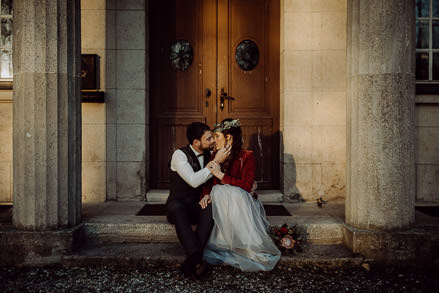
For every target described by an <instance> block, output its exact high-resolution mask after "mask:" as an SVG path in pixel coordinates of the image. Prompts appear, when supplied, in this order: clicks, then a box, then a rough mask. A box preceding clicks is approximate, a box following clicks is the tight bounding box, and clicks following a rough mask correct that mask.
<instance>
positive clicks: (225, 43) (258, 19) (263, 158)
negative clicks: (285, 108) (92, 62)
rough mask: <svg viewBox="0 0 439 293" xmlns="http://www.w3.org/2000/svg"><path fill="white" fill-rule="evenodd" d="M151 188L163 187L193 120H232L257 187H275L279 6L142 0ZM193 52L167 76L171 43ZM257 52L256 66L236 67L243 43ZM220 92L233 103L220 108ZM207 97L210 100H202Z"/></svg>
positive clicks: (248, 0) (231, 0)
mask: <svg viewBox="0 0 439 293" xmlns="http://www.w3.org/2000/svg"><path fill="white" fill-rule="evenodd" d="M150 3H151V4H150V16H151V33H150V36H151V56H150V62H151V71H150V75H151V79H150V80H151V86H150V88H151V93H150V96H151V107H150V109H151V140H150V145H151V156H150V157H151V170H152V172H151V187H152V188H168V187H169V186H168V185H169V182H168V180H169V168H168V167H167V164H168V162H169V159H170V156H171V155H172V152H173V151H174V150H175V149H176V148H180V147H182V146H184V145H186V144H187V141H186V137H185V133H186V131H185V129H186V127H187V125H189V124H190V123H191V122H193V121H200V122H204V123H207V124H208V125H210V126H213V124H215V123H218V122H221V120H222V119H224V118H228V117H232V118H239V119H240V120H241V122H242V125H243V126H242V129H243V135H244V141H245V144H244V145H245V147H246V148H249V149H252V150H254V151H255V154H256V159H257V169H258V175H257V180H258V181H259V182H258V184H259V188H265V189H267V188H270V189H271V188H278V183H279V182H278V181H279V179H278V178H279V177H278V169H279V137H278V131H279V27H280V24H279V10H280V7H279V0H276V1H274V0H218V1H217V0H204V1H203V0H190V1H188V0H161V1H150ZM180 39H182V40H186V41H189V43H190V44H191V45H192V47H193V62H192V64H191V66H189V68H188V69H187V70H186V71H178V70H175V69H174V68H173V67H172V66H171V62H170V61H169V50H170V47H171V45H172V44H173V43H174V42H175V41H176V40H180ZM247 39H249V40H252V41H254V42H255V43H256V44H257V46H258V49H259V61H258V64H257V66H256V67H255V68H254V69H253V70H250V71H244V70H242V69H240V68H239V67H238V65H237V64H236V61H235V50H236V47H237V45H238V44H239V43H240V42H241V41H243V40H247ZM222 88H223V89H224V90H225V91H226V92H227V93H228V94H229V96H232V97H234V98H235V99H234V100H226V102H225V104H224V108H223V109H221V108H220V107H219V106H220V100H219V97H220V92H221V89H222ZM207 90H208V91H210V93H211V94H210V96H208V95H206V93H207V92H208V91H207Z"/></svg>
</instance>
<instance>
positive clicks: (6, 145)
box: [0, 91, 12, 203]
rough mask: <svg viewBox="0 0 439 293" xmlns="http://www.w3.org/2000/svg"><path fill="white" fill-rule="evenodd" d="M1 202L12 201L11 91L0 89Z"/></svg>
mask: <svg viewBox="0 0 439 293" xmlns="http://www.w3.org/2000/svg"><path fill="white" fill-rule="evenodd" d="M1 202H12V91H0V203H1Z"/></svg>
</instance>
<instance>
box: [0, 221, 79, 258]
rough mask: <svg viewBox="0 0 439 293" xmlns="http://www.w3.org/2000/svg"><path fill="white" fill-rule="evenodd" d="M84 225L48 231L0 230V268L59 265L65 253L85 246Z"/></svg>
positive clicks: (7, 228) (3, 228) (4, 228)
mask: <svg viewBox="0 0 439 293" xmlns="http://www.w3.org/2000/svg"><path fill="white" fill-rule="evenodd" d="M84 231H85V230H84V225H83V224H79V225H77V226H75V227H72V228H68V229H62V230H50V231H23V230H17V229H14V228H13V227H12V226H9V227H2V228H0V259H1V262H0V266H31V265H43V264H52V263H60V262H61V260H62V256H63V255H64V254H65V253H68V252H71V251H73V250H75V249H76V248H78V247H80V246H81V245H82V244H83V243H85V232H84Z"/></svg>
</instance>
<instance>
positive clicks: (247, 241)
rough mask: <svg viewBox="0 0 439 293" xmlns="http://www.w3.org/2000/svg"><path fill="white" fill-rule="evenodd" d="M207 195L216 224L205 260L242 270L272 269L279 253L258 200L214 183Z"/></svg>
mask: <svg viewBox="0 0 439 293" xmlns="http://www.w3.org/2000/svg"><path fill="white" fill-rule="evenodd" d="M210 196H211V198H212V213H213V219H214V221H215V226H214V227H213V230H212V233H211V235H210V238H209V241H208V243H207V245H206V248H205V250H204V259H205V261H207V262H208V263H210V264H212V265H221V264H223V263H226V264H229V265H231V266H233V267H236V268H239V269H241V270H243V271H270V270H272V269H273V268H274V266H275V265H276V263H277V262H278V261H279V259H280V256H281V252H280V251H279V249H277V247H276V245H274V243H273V241H272V240H271V239H270V236H268V234H267V229H268V222H267V220H266V218H265V211H264V208H263V206H262V204H261V202H260V201H259V200H257V199H254V198H253V197H252V196H251V195H250V194H249V193H248V192H246V191H245V190H243V189H242V188H240V187H236V186H232V185H228V184H227V185H215V186H214V187H213V189H212V192H211V193H210Z"/></svg>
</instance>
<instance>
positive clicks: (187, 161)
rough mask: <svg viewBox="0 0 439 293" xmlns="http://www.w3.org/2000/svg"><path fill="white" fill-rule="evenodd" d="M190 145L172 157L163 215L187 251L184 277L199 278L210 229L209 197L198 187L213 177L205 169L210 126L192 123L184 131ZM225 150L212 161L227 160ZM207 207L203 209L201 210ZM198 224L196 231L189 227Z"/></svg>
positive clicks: (210, 144) (212, 141) (211, 143)
mask: <svg viewBox="0 0 439 293" xmlns="http://www.w3.org/2000/svg"><path fill="white" fill-rule="evenodd" d="M186 137H187V139H188V142H189V144H188V145H187V146H185V147H183V148H181V149H178V150H176V151H175V152H174V154H173V155H172V159H171V163H170V168H171V175H170V180H171V190H170V193H169V197H168V199H167V201H166V216H167V219H168V221H169V222H170V223H171V224H174V225H175V230H176V232H177V236H178V239H179V240H180V243H181V244H182V245H183V247H184V249H185V251H186V255H187V257H186V260H185V261H184V262H183V264H182V265H181V270H182V272H183V273H184V274H185V275H186V276H195V277H197V278H198V277H200V276H201V275H202V274H203V273H204V272H205V271H206V269H207V268H206V266H205V265H204V264H203V250H204V246H205V245H206V243H207V240H208V239H209V236H210V233H211V231H212V228H213V224H214V222H213V219H212V207H211V205H210V204H207V203H210V198H209V197H208V196H207V195H206V197H205V198H202V199H201V201H200V196H201V186H202V185H203V184H204V183H205V182H206V181H207V180H209V179H210V178H212V174H211V173H210V171H209V170H208V169H207V168H206V167H205V166H206V165H207V163H208V162H209V160H210V157H211V151H212V150H213V148H214V145H215V139H214V137H213V133H212V132H211V131H210V128H209V126H207V125H206V124H203V123H200V122H194V123H192V124H191V125H189V127H188V128H187V130H186ZM227 155H228V153H227V152H225V151H222V152H218V153H217V155H216V156H215V159H214V160H215V161H219V162H222V161H224V159H225V158H226V157H227ZM206 204H207V207H206V208H204V209H203V208H201V205H203V207H204V206H205V205H206ZM195 224H198V226H197V228H196V230H195V231H193V230H192V227H191V225H195Z"/></svg>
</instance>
